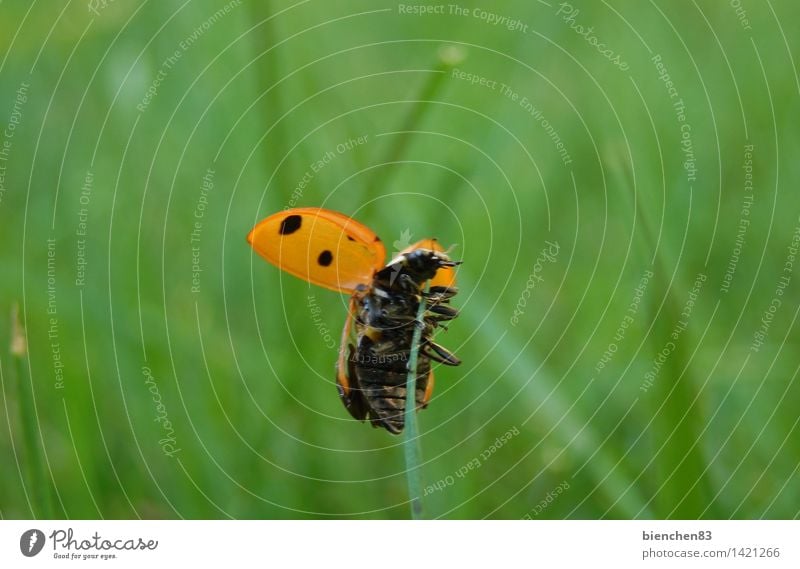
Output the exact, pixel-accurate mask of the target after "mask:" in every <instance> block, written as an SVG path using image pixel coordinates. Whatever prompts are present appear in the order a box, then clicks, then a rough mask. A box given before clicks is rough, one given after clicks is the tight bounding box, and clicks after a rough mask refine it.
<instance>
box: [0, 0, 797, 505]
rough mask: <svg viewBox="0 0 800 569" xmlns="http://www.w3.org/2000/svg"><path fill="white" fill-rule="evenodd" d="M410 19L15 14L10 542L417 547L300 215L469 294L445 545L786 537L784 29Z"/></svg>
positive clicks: (527, 10) (296, 14)
mask: <svg viewBox="0 0 800 569" xmlns="http://www.w3.org/2000/svg"><path fill="white" fill-rule="evenodd" d="M423 5H424V6H431V7H435V6H441V8H435V9H434V13H429V14H414V13H408V12H411V11H412V9H411V8H410V6H416V5H409V4H398V3H396V2H389V1H383V0H380V1H375V0H370V1H367V0H362V1H349V2H323V1H322V0H310V1H304V2H303V1H301V2H297V3H290V2H286V3H283V2H274V1H270V2H256V1H255V0H241V1H238V0H234V1H233V2H229V3H226V2H223V1H221V0H220V1H210V0H193V1H191V0H190V1H187V2H184V3H181V2H141V3H140V2H129V1H127V0H116V1H112V2H109V3H108V4H107V5H105V6H102V5H100V3H98V2H95V1H92V2H89V3H88V6H87V3H86V2H78V3H75V2H68V3H46V2H22V1H17V0H6V1H5V2H3V3H2V4H0V126H4V127H6V128H5V130H4V131H3V133H2V140H0V153H2V156H0V176H2V178H0V180H2V182H1V183H0V237H1V238H2V247H1V248H0V255H2V257H0V259H1V260H2V266H3V278H2V280H0V314H2V315H3V319H2V322H4V324H3V325H2V326H0V341H1V345H2V352H0V357H1V359H0V371H2V376H0V379H2V383H1V384H0V387H2V396H3V405H2V407H0V413H2V414H3V418H2V425H3V427H2V429H0V453H2V457H3V463H4V467H3V468H2V469H0V513H1V514H2V516H3V517H4V518H27V517H55V518H62V517H67V518H98V517H103V518H139V517H140V518H227V517H234V518H317V517H323V518H325V517H351V518H405V517H408V515H409V514H408V503H407V500H408V496H407V489H406V479H405V476H404V463H403V447H402V438H400V437H392V436H390V435H388V434H387V433H386V432H384V431H383V430H378V429H372V428H370V427H369V426H368V425H364V424H361V423H358V422H356V421H353V420H352V419H350V417H349V415H348V414H347V413H346V411H345V409H344V408H343V406H342V405H341V403H340V402H339V400H338V397H337V395H336V389H335V385H334V373H333V370H334V361H335V359H336V350H337V346H338V337H339V333H340V330H341V326H342V324H343V323H344V317H345V313H346V301H347V299H346V298H345V297H344V296H342V295H338V294H335V293H332V292H329V291H326V290H323V289H318V288H313V287H310V286H309V285H308V284H307V283H304V282H302V281H300V280H297V279H294V278H292V277H290V276H288V275H286V274H282V273H281V272H280V271H278V270H277V269H276V268H274V267H272V266H270V265H268V264H266V263H264V262H263V261H262V260H261V259H260V258H259V257H257V256H256V255H255V254H254V253H253V252H252V251H251V250H250V248H249V247H248V246H247V244H246V243H245V239H244V237H245V235H246V233H247V232H248V231H249V230H250V228H251V227H252V226H253V225H254V224H255V222H256V221H257V220H258V219H260V218H262V217H264V216H266V215H269V214H270V213H273V212H275V211H278V210H281V209H283V208H284V207H287V206H323V207H327V208H330V209H335V210H338V211H342V212H345V213H347V214H349V215H352V216H353V217H355V218H356V219H358V220H359V221H361V222H363V223H365V224H366V225H368V226H370V227H371V228H373V229H374V230H375V231H376V232H377V233H378V234H379V235H381V236H382V238H383V240H384V242H385V243H386V244H387V249H388V250H389V251H391V250H392V249H393V247H392V245H394V243H395V242H397V244H398V245H400V244H402V243H403V242H404V240H406V239H407V238H409V236H410V239H411V240H412V241H413V240H416V239H421V238H423V237H426V236H436V237H438V238H439V239H440V240H441V241H442V242H443V243H445V244H447V245H450V244H453V245H455V248H454V249H453V256H454V257H457V258H461V259H463V260H464V264H463V266H462V267H461V268H460V271H459V286H460V289H461V293H460V294H459V296H458V297H456V299H455V301H454V304H455V305H456V306H458V307H459V308H460V309H461V310H462V316H461V317H460V318H459V319H458V320H456V321H455V322H453V324H452V325H451V327H450V330H449V331H447V332H443V333H441V335H440V336H439V341H440V342H441V343H442V344H444V345H445V346H447V347H448V348H450V349H452V350H453V351H455V352H456V353H457V354H459V356H460V357H461V358H462V359H463V360H464V363H463V365H462V366H461V367H458V368H447V369H442V368H439V369H438V371H437V387H436V392H435V394H434V398H433V401H432V402H431V404H430V406H429V408H428V409H427V410H426V411H424V412H422V413H420V414H419V422H420V429H421V439H420V443H421V448H422V455H423V459H424V465H423V467H422V476H423V483H424V485H425V487H426V492H425V493H426V496H425V497H424V507H425V513H426V516H428V517H433V518H436V517H442V518H523V517H531V518H539V519H542V518H634V517H638V518H696V517H702V518H729V517H732V518H761V517H766V518H794V517H797V516H798V511H800V484H798V482H800V480H798V477H799V476H800V474H798V465H799V464H800V438H799V437H798V430H797V425H798V417H799V415H798V407H797V401H798V399H799V398H800V383H799V382H798V381H797V371H798V365H799V364H800V358H798V355H797V354H798V334H797V325H796V320H797V316H798V310H799V309H800V303H799V302H798V301H799V300H800V296H798V286H797V284H798V283H797V280H798V278H800V277H798V276H797V275H796V274H793V273H795V272H796V271H795V270H794V269H795V267H794V260H793V253H792V246H793V241H792V239H793V235H795V232H796V231H797V227H798V224H799V223H800V221H799V220H798V215H799V214H800V197H798V194H797V187H798V182H800V169H799V168H798V160H797V156H798V150H799V148H798V144H799V143H800V130H798V128H797V126H798V119H800V112H798V111H800V82H799V81H798V76H797V70H796V61H797V60H798V59H800V57H798V56H799V55H800V54H798V37H797V36H796V34H794V35H792V34H793V33H794V31H795V30H794V27H795V24H796V22H797V21H798V19H800V6H798V5H797V3H796V2H792V1H790V0H782V1H774V0H773V1H771V2H770V1H768V2H765V3H760V2H742V3H741V4H740V3H738V2H714V1H710V0H703V1H697V2H695V1H680V2H667V1H665V0H658V1H652V2H638V1H634V0H622V1H621V0H610V1H609V2H588V1H584V2H577V1H576V2H574V3H573V5H567V4H561V5H559V4H557V3H555V2H528V1H518V2H508V3H503V4H502V6H499V5H495V3H492V4H489V3H483V4H481V3H479V2H471V1H463V2H461V3H460V4H457V5H453V6H458V10H455V9H452V8H451V5H449V4H441V5H439V4H430V3H427V4H423ZM92 8H94V10H95V11H94V12H93V11H92ZM451 10H452V11H453V13H451ZM439 12H443V13H439ZM456 12H457V13H456ZM503 17H504V18H506V19H505V20H500V21H499V23H498V19H499V18H503ZM599 44H604V46H603V45H599ZM605 50H611V51H608V52H606V54H605V55H604V53H602V52H603V51H605ZM616 56H618V59H616V61H614V58H615V57H616ZM658 56H660V59H659V57H658ZM659 61H660V63H661V65H663V67H659V65H658V64H657V62H659ZM662 73H666V74H668V75H669V78H668V79H669V81H670V82H671V86H672V88H673V89H674V90H673V92H672V94H671V92H670V90H669V88H670V84H668V83H667V78H666V77H664V76H662V75H661V74H662ZM473 77H474V78H475V79H474V80H473ZM481 78H483V81H482V82H481ZM148 93H149V94H148ZM681 101H682V102H681ZM679 115H681V116H679ZM682 119H683V120H682ZM359 137H365V138H362V141H363V143H362V144H357V145H352V148H348V147H346V146H341V147H340V146H338V145H340V144H346V143H347V141H348V140H350V139H358V138H359ZM749 145H752V152H751V156H748V155H747V152H746V149H747V148H748V147H749ZM326 156H327V158H326V159H325V161H324V163H323V165H322V167H321V168H317V171H315V170H314V169H313V168H312V164H315V163H316V161H318V160H321V159H323V158H325V157H326ZM687 159H693V161H694V162H693V166H691V167H692V168H696V173H693V172H692V171H690V170H688V169H687V168H686V167H685V163H686V162H687ZM750 166H751V167H750ZM749 174H751V175H752V177H751V178H750V180H751V181H752V187H751V186H746V182H747V180H748V175H749ZM301 184H302V185H303V186H304V187H300V186H301ZM748 204H749V205H748ZM743 211H745V212H746V213H743ZM741 219H745V220H746V221H745V223H744V224H743V223H742V222H741V221H740V220H741ZM193 232H194V233H193ZM737 241H738V242H737ZM548 242H549V243H551V244H555V243H557V245H558V246H557V247H555V248H553V245H548ZM795 245H796V243H795ZM543 250H548V251H555V250H557V253H554V254H553V255H550V254H549V253H548V255H550V258H546V257H543V256H542V251H543ZM537 259H539V261H538V262H537ZM648 271H651V272H652V275H653V276H652V277H651V278H650V279H649V280H648V281H647V282H646V283H643V281H642V278H643V276H644V275H646V274H649V273H648ZM698 275H702V276H705V281H704V284H703V283H701V284H702V286H700V287H697V288H698V289H699V290H695V291H694V292H693V287H694V283H695V281H696V280H697V279H698ZM701 280H702V277H701ZM637 287H638V289H639V290H638V292H637ZM635 299H639V301H638V302H636V301H635ZM632 303H633V305H632ZM15 304H16V305H18V306H19V309H20V320H21V321H22V323H23V324H24V327H25V330H26V338H27V351H23V350H22V349H21V346H19V345H17V348H18V349H17V350H16V352H14V351H13V350H9V348H7V346H9V345H10V344H11V341H12V337H13V334H14V333H13V327H12V325H11V323H12V317H11V314H12V310H13V307H14V305H15ZM771 306H772V311H771V312H770V307H771ZM317 308H318V309H319V310H317ZM515 310H517V313H516V317H515ZM687 311H688V312H690V314H688V313H687ZM681 322H684V324H685V325H684V324H681ZM759 331H761V332H765V335H764V337H763V338H762V340H761V341H760V342H761V343H760V344H759V341H757V339H756V337H755V336H754V335H755V334H756V333H758V332H759ZM671 334H674V335H675V336H674V337H673V338H671ZM18 335H19V334H18ZM670 346H671V347H670ZM662 352H663V354H664V355H663V356H662V357H659V355H658V354H659V353H662ZM604 353H605V357H604ZM15 354H16V355H15ZM648 374H650V375H648ZM648 378H649V380H648ZM509 431H511V435H510V438H507V440H505V439H504V440H502V441H500V444H498V443H497V442H496V441H497V439H498V438H499V437H504V435H505V434H506V433H508V432H509ZM517 433H518V434H517ZM493 445H494V446H493ZM469 465H471V468H470V467H469Z"/></svg>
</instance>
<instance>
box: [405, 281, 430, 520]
mask: <svg viewBox="0 0 800 569" xmlns="http://www.w3.org/2000/svg"><path fill="white" fill-rule="evenodd" d="M426 290H427V287H426ZM425 308H426V303H425V298H424V297H423V296H420V301H419V309H418V310H417V318H416V320H415V322H414V334H413V336H412V338H411V350H410V351H409V355H408V376H407V377H406V409H405V429H404V432H405V434H404V441H403V450H404V454H405V458H406V479H407V481H408V497H409V500H410V504H411V518H412V519H415V520H421V519H422V518H423V512H424V510H423V507H422V471H421V470H420V464H421V462H422V453H421V451H420V447H419V431H418V429H417V361H418V359H419V344H420V342H421V340H422V329H423V327H424V326H425V320H424V319H423V316H424V314H425Z"/></svg>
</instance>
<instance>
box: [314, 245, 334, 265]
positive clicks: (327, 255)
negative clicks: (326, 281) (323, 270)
mask: <svg viewBox="0 0 800 569" xmlns="http://www.w3.org/2000/svg"><path fill="white" fill-rule="evenodd" d="M317 263H319V264H320V265H322V266H323V267H327V266H329V265H330V264H331V263H333V253H331V252H330V251H328V250H327V249H325V250H324V251H323V252H322V253H320V254H319V257H317Z"/></svg>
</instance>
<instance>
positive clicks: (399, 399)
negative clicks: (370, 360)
mask: <svg viewBox="0 0 800 569" xmlns="http://www.w3.org/2000/svg"><path fill="white" fill-rule="evenodd" d="M418 364H419V365H418V366H417V386H416V402H417V408H418V409H419V408H420V407H422V406H423V405H424V402H425V390H426V389H427V387H428V374H429V373H430V361H429V360H428V359H427V358H420V360H419V362H418ZM387 367H389V366H383V367H371V366H366V365H362V364H357V365H356V366H355V372H356V373H357V374H358V382H359V385H360V387H361V390H362V393H363V394H364V398H365V399H366V400H367V403H368V405H369V408H370V413H369V415H370V417H369V418H370V420H371V421H372V424H373V425H374V426H376V427H384V428H386V429H387V430H388V431H390V432H392V433H394V434H398V433H401V432H402V431H403V427H404V426H405V417H404V413H405V409H406V379H407V376H408V374H407V372H406V371H399V370H397V369H396V366H391V367H392V368H394V369H386V368H387Z"/></svg>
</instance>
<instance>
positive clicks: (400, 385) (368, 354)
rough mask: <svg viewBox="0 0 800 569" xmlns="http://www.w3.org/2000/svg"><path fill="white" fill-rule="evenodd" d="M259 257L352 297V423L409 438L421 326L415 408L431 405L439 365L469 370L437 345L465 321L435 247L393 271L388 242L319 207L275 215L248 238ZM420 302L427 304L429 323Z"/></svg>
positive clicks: (344, 380) (340, 366) (347, 335)
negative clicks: (441, 330) (443, 329)
mask: <svg viewBox="0 0 800 569" xmlns="http://www.w3.org/2000/svg"><path fill="white" fill-rule="evenodd" d="M248 241H249V242H250V244H251V245H252V246H253V248H254V249H255V250H256V251H257V252H258V253H259V254H260V255H262V256H263V257H264V258H265V259H267V260H268V261H270V262H271V263H273V264H275V265H277V266H278V267H279V268H281V269H283V270H285V271H287V272H289V273H291V274H293V275H295V276H298V277H300V278H303V279H305V280H307V281H309V282H312V283H314V284H318V285H320V286H324V287H326V288H330V289H332V290H337V291H340V292H347V293H350V294H351V298H350V310H349V314H348V316H347V321H346V323H345V327H344V331H343V333H342V345H341V347H340V349H339V360H338V362H337V371H336V382H337V387H338V389H339V396H340V398H341V399H342V402H343V403H344V405H345V407H346V408H347V410H348V411H349V412H350V414H351V415H352V416H353V417H355V418H356V419H358V420H361V421H363V420H366V419H368V420H369V421H370V422H371V423H372V425H373V426H376V427H384V428H385V429H386V430H388V431H389V432H391V433H400V432H402V430H403V427H404V412H405V406H406V379H407V375H408V363H409V355H410V352H411V342H412V336H413V334H414V329H415V326H418V325H420V326H422V330H421V341H420V350H419V357H418V361H417V370H416V373H417V385H416V390H417V391H416V394H415V400H416V405H417V409H420V408H424V407H425V406H427V404H428V401H429V400H430V397H431V393H432V391H433V370H432V363H431V362H432V361H436V362H440V363H442V364H445V365H450V366H456V365H459V364H460V363H461V362H460V361H459V359H458V358H456V357H455V356H454V355H453V354H451V353H450V352H449V351H448V350H446V349H445V348H443V347H442V346H439V345H438V344H436V343H434V341H433V335H434V333H435V331H436V330H437V328H438V327H439V326H440V325H441V324H442V323H443V322H446V321H449V320H452V319H453V318H455V317H456V316H458V311H457V310H456V309H455V308H453V307H452V306H450V299H451V298H452V297H453V296H455V294H456V293H457V289H456V288H455V270H454V267H455V266H456V265H458V264H459V263H457V262H454V261H451V260H450V259H449V257H448V256H447V254H446V253H445V251H444V250H443V249H442V247H441V245H439V243H438V242H437V241H436V240H435V239H426V240H423V241H420V242H418V243H416V244H415V245H412V246H411V247H409V248H408V249H406V250H405V251H402V252H401V253H400V254H399V255H398V256H397V257H395V258H394V259H393V260H392V261H391V262H390V263H389V264H388V265H385V266H384V264H383V263H384V261H383V259H384V258H385V249H384V247H383V244H382V243H381V241H380V239H379V238H378V237H377V235H375V234H374V233H373V232H372V231H371V230H369V229H368V228H367V227H365V226H363V225H361V224H360V223H358V222H356V221H354V220H353V219H351V218H349V217H347V216H345V215H343V214H340V213H336V212H333V211H329V210H325V209H320V208H300V209H293V210H287V211H285V212H281V213H278V214H275V215H272V216H270V217H268V218H266V219H264V220H263V221H261V222H260V223H259V224H258V225H257V226H256V227H255V229H253V231H252V232H251V233H250V235H248ZM420 303H425V310H424V313H423V319H422V322H421V323H418V321H417V313H418V311H419V308H420Z"/></svg>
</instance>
